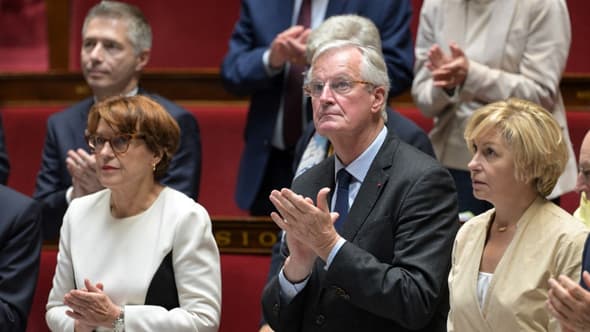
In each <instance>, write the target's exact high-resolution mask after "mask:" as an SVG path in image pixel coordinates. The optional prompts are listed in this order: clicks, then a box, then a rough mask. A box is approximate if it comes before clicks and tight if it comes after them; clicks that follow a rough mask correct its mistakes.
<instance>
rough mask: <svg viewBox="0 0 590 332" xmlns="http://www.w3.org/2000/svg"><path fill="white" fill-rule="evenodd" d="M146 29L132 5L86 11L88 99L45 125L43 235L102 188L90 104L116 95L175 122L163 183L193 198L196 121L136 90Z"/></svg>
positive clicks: (39, 189) (38, 195)
mask: <svg viewBox="0 0 590 332" xmlns="http://www.w3.org/2000/svg"><path fill="white" fill-rule="evenodd" d="M151 41H152V35H151V28H150V26H149V24H148V22H147V21H146V19H145V18H144V16H143V14H142V13H141V12H140V11H139V9H138V8H136V7H135V6H132V5H129V4H125V3H121V2H116V1H103V2H100V3H99V4H97V5H95V6H94V7H93V8H91V9H90V11H89V12H88V15H87V16H86V19H85V21H84V27H83V29H82V50H81V64H82V72H83V73H84V77H85V79H86V82H87V83H88V85H89V86H90V88H91V89H92V92H93V94H94V96H93V97H91V98H88V99H86V100H83V101H81V102H80V103H78V104H76V105H73V106H72V107H70V108H68V109H66V110H64V111H62V112H60V113H57V114H54V115H52V116H51V117H50V118H49V120H48V123H47V136H46V139H45V147H44V149H43V161H42V165H41V170H40V172H39V175H38V176H37V186H36V190H35V194H34V198H35V199H38V200H40V201H42V202H43V203H44V216H45V217H44V224H43V237H44V238H45V239H53V238H56V237H57V236H58V235H59V228H60V227H61V223H62V218H63V215H64V213H65V211H66V209H67V207H68V204H69V202H70V201H71V200H72V199H74V198H76V197H79V196H84V195H87V194H90V193H93V192H96V191H98V190H101V189H102V186H101V185H100V183H99V182H98V179H97V176H96V172H95V159H94V156H93V155H91V154H90V153H89V152H88V151H89V150H88V147H87V144H86V141H85V137H84V130H85V129H86V121H87V116H88V112H89V111H90V108H91V107H92V105H94V103H95V102H97V101H101V100H104V99H106V98H108V97H112V96H118V95H135V94H138V93H139V94H143V95H147V96H150V97H151V98H153V99H154V100H156V101H157V102H159V103H160V104H161V105H162V106H163V107H164V108H165V109H166V110H167V111H168V112H169V113H170V114H171V115H172V116H173V117H174V119H175V120H176V121H177V122H178V125H179V126H180V132H181V142H180V147H179V149H178V151H177V152H176V154H175V156H174V158H173V159H172V162H171V163H170V167H169V169H168V174H167V175H166V176H165V177H164V179H163V180H162V182H163V183H164V184H165V185H167V186H170V187H172V188H174V189H177V190H179V191H181V192H183V193H185V194H186V195H188V196H189V197H192V198H194V199H197V195H198V191H199V181H200V175H201V142H200V135H199V127H198V124H197V121H196V119H195V118H194V117H193V116H192V114H190V113H189V112H187V111H186V110H184V109H182V108H181V107H179V106H178V105H176V104H174V103H172V102H171V101H169V100H166V99H165V98H163V97H161V96H158V95H153V94H149V93H147V92H146V91H144V90H143V89H141V88H139V87H138V83H139V77H140V74H141V71H142V70H143V68H144V67H145V65H146V64H147V62H148V60H149V55H150V49H151Z"/></svg>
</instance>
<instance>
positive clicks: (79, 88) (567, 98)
mask: <svg viewBox="0 0 590 332" xmlns="http://www.w3.org/2000/svg"><path fill="white" fill-rule="evenodd" d="M141 85H142V86H143V87H144V88H146V89H147V90H149V91H154V92H157V93H159V94H161V95H162V96H165V97H167V98H169V99H172V100H175V101H180V102H182V101H186V102H211V101H213V102H246V101H247V100H248V98H247V97H237V96H234V95H232V94H230V93H228V92H226V91H225V90H224V88H223V85H222V83H221V79H220V77H219V72H218V69H215V68H212V69H190V70H166V71H148V72H146V73H144V74H143V77H142V79H141ZM561 91H562V94H563V98H564V102H565V105H566V107H567V109H568V110H571V111H582V110H585V111H590V76H588V75H575V74H566V75H565V76H564V77H563V79H562V81H561ZM89 95H90V90H89V88H88V86H87V85H86V83H85V82H84V78H83V77H82V75H81V74H80V73H79V72H66V71H56V72H50V73H18V74H17V73H0V105H2V104H4V105H11V104H31V103H62V104H63V103H73V102H76V101H79V100H80V99H83V98H85V97H87V96H89ZM393 104H394V105H399V106H410V105H413V102H412V97H411V96H410V93H409V91H408V92H406V93H404V94H402V95H401V96H399V97H397V98H395V99H394V100H393Z"/></svg>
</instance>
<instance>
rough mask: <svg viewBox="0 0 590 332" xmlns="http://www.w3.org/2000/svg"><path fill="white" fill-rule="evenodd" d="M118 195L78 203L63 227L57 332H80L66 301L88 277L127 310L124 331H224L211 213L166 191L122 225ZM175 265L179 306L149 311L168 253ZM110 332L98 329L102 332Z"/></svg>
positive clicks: (54, 293)
mask: <svg viewBox="0 0 590 332" xmlns="http://www.w3.org/2000/svg"><path fill="white" fill-rule="evenodd" d="M110 196H111V191H110V190H109V189H105V190H102V191H99V192H97V193H94V194H91V195H88V196H84V197H81V198H77V199H75V200H73V201H72V203H71V204H70V206H69V208H68V210H67V212H66V214H65V216H64V222H63V226H62V229H61V235H60V242H59V253H58V256H57V268H56V271H55V275H54V277H53V288H52V289H51V292H50V294H49V300H48V303H47V313H46V320H47V324H48V325H49V328H50V329H51V330H52V331H73V330H74V320H73V319H72V318H70V317H68V316H67V315H66V314H65V311H66V310H68V309H69V308H68V307H66V306H65V305H64V304H63V298H64V295H65V294H66V293H67V292H69V291H70V290H71V289H74V288H83V287H84V279H85V278H88V279H89V280H90V282H92V283H93V284H96V283H98V282H101V283H103V285H104V291H105V293H107V295H108V296H109V297H110V299H111V300H112V301H113V302H114V303H115V304H117V305H121V306H125V331H127V332H133V331H200V332H202V331H217V329H218V327H219V320H220V312H221V272H220V264H219V251H218V249H217V245H216V243H215V239H214V237H213V233H212V230H211V220H210V218H209V215H208V214H207V211H206V210H205V209H204V208H203V207H202V206H201V205H199V204H197V203H195V202H194V201H193V200H192V199H190V198H189V197H187V196H186V195H184V194H182V193H180V192H178V191H176V190H174V189H171V188H164V189H163V190H162V191H161V193H160V194H159V196H158V198H157V199H156V200H155V201H154V203H153V204H152V206H151V207H150V208H148V209H147V210H146V211H144V212H142V213H140V214H138V215H136V216H132V217H129V218H123V219H117V218H114V217H113V216H112V215H111V214H110V203H109V202H110ZM171 251H172V265H173V268H174V275H175V282H176V287H177V290H178V297H179V304H180V307H179V308H175V309H172V310H170V311H168V310H166V309H165V308H163V307H160V306H151V305H144V303H145V298H146V293H147V290H148V286H149V284H150V282H151V280H152V278H153V276H154V273H155V272H156V270H157V269H158V267H159V266H160V264H161V263H162V260H163V259H164V257H165V256H166V255H168V254H169V253H170V252H171ZM108 330H109V329H104V328H99V329H98V331H108Z"/></svg>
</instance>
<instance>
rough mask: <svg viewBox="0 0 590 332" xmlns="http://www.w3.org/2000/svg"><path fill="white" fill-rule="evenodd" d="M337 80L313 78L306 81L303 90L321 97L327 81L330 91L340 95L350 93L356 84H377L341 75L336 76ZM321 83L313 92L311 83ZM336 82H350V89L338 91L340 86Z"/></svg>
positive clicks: (313, 96)
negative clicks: (342, 77)
mask: <svg viewBox="0 0 590 332" xmlns="http://www.w3.org/2000/svg"><path fill="white" fill-rule="evenodd" d="M336 79H337V81H336V82H332V79H329V80H327V81H323V82H322V81H320V80H311V81H309V82H307V83H305V85H304V86H303V91H304V92H305V94H306V95H307V96H309V97H311V98H319V97H320V96H321V95H322V93H323V92H324V89H325V88H326V83H327V82H329V84H328V87H329V88H330V91H332V92H333V93H335V94H337V95H339V96H343V95H346V94H348V93H350V91H352V89H353V88H354V86H355V85H356V84H367V85H372V86H375V84H374V83H371V82H368V81H363V80H351V79H341V78H339V77H336ZM314 83H316V84H320V83H321V89H320V90H317V91H316V92H313V90H312V89H311V85H312V84H314ZM335 83H348V84H349V85H350V86H349V90H346V91H338V88H335V87H334V84H335Z"/></svg>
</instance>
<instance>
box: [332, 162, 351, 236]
mask: <svg viewBox="0 0 590 332" xmlns="http://www.w3.org/2000/svg"><path fill="white" fill-rule="evenodd" d="M351 180H352V175H350V173H348V171H347V170H346V169H345V168H342V169H340V170H339V171H338V174H337V175H336V182H337V189H336V204H335V205H334V211H335V212H338V213H339V214H340V217H338V219H337V220H336V223H335V224H334V226H335V227H336V230H337V231H340V230H341V229H342V225H344V222H345V221H346V217H347V216H348V186H349V185H350V181H351Z"/></svg>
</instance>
